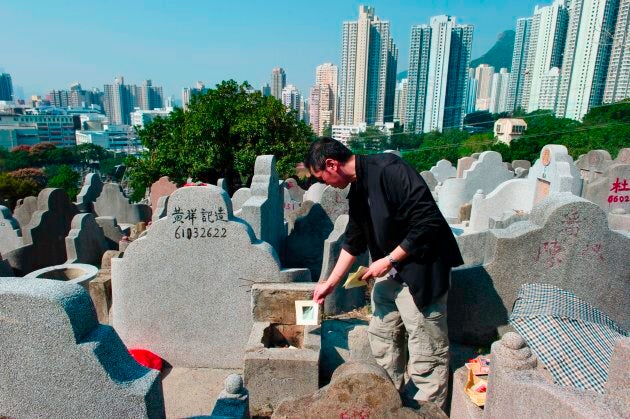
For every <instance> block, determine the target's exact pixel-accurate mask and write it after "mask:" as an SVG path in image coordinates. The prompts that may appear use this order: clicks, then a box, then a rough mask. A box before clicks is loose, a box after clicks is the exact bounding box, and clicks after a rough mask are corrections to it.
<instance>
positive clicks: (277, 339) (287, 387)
mask: <svg viewBox="0 0 630 419" xmlns="http://www.w3.org/2000/svg"><path fill="white" fill-rule="evenodd" d="M288 345H290V346H291V347H289V346H288ZM320 349H321V335H320V327H319V326H296V325H281V324H278V325H275V324H272V323H269V322H254V325H253V327H252V333H251V335H250V338H249V342H248V343H247V349H246V352H245V361H244V364H245V367H244V371H243V377H244V380H245V387H246V388H247V389H248V391H249V394H250V400H249V406H250V410H251V413H252V415H264V414H269V413H271V412H272V411H273V410H274V409H275V408H276V407H277V406H278V404H279V403H280V401H281V400H283V399H285V398H287V397H297V396H302V395H305V394H310V393H313V392H315V391H317V389H318V388H319V353H320Z"/></svg>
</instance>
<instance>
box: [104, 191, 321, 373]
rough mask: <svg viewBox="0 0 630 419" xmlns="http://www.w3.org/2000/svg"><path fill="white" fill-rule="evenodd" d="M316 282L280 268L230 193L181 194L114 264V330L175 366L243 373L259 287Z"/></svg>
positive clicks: (304, 274) (299, 272)
mask: <svg viewBox="0 0 630 419" xmlns="http://www.w3.org/2000/svg"><path fill="white" fill-rule="evenodd" d="M309 280H310V275H309V272H308V271H307V270H281V269H280V266H279V262H278V259H277V257H276V255H275V252H273V250H272V248H271V247H270V246H269V244H268V243H265V242H259V241H256V239H255V237H254V234H253V231H252V229H251V227H250V226H249V225H248V224H246V223H244V222H242V220H239V219H236V218H234V216H233V214H232V206H231V201H230V199H229V197H228V195H227V193H226V192H225V191H223V190H222V189H220V188H218V187H217V186H213V185H210V186H196V187H191V188H180V189H178V190H177V191H175V192H174V193H173V194H172V195H171V197H170V199H169V214H168V216H167V217H165V218H162V219H160V220H158V221H156V222H155V223H154V224H153V225H152V227H151V228H150V229H149V230H147V234H146V235H145V236H144V237H142V238H140V239H138V240H135V241H133V242H131V243H130V244H129V246H128V247H127V250H126V251H125V254H124V257H123V258H120V259H113V260H112V294H113V295H112V297H113V301H114V304H113V307H112V313H113V318H114V320H113V324H114V327H115V328H116V330H117V331H118V333H119V334H120V335H121V338H122V339H123V341H124V342H125V343H126V344H127V345H129V346H130V347H141V348H146V349H149V350H150V351H152V352H154V353H156V354H158V355H159V356H160V357H162V358H163V359H165V360H166V361H167V362H169V363H170V364H171V365H173V366H174V367H180V366H181V367H216V368H232V367H234V368H239V367H241V366H242V359H243V358H242V357H243V352H244V349H245V344H246V342H247V338H248V336H249V334H250V331H251V325H252V319H251V298H250V294H249V291H250V288H251V285H252V284H254V283H257V282H293V281H309ZM226 313H229V314H228V315H229V319H230V327H226V326H225V318H226V317H225V316H226Z"/></svg>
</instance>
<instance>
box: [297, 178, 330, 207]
mask: <svg viewBox="0 0 630 419" xmlns="http://www.w3.org/2000/svg"><path fill="white" fill-rule="evenodd" d="M327 186H328V185H326V184H325V183H321V182H317V183H313V184H312V185H311V186H310V187H309V188H308V190H307V191H306V192H305V193H304V195H303V196H302V200H303V201H313V202H319V200H320V199H321V196H322V193H323V192H324V188H326V187H327Z"/></svg>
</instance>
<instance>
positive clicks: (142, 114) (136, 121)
mask: <svg viewBox="0 0 630 419" xmlns="http://www.w3.org/2000/svg"><path fill="white" fill-rule="evenodd" d="M171 112H173V108H163V109H152V110H146V109H136V110H135V111H133V112H131V126H132V127H138V126H139V127H140V128H144V125H145V124H148V123H149V122H151V121H153V120H154V119H155V118H157V117H158V116H160V117H162V118H166V117H167V116H169V115H170V113H171Z"/></svg>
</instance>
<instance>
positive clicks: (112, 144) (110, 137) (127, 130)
mask: <svg viewBox="0 0 630 419" xmlns="http://www.w3.org/2000/svg"><path fill="white" fill-rule="evenodd" d="M76 135H77V145H79V144H95V145H98V146H101V147H103V148H106V149H107V150H111V151H124V152H127V153H136V152H138V151H140V150H141V149H142V146H141V144H140V142H139V141H138V138H137V136H136V135H135V134H134V132H133V130H132V128H131V127H129V126H127V125H114V124H110V125H107V124H106V125H104V126H103V130H100V131H92V130H90V131H88V130H81V131H77V134H76Z"/></svg>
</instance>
